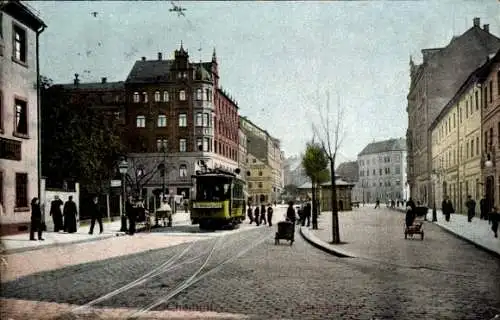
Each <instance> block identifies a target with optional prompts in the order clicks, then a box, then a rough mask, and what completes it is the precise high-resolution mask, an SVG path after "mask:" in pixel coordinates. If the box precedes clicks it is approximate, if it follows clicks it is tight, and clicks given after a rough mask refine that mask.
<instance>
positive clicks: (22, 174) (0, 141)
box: [0, 1, 46, 234]
mask: <svg viewBox="0 0 500 320" xmlns="http://www.w3.org/2000/svg"><path fill="white" fill-rule="evenodd" d="M45 27H46V25H45V24H44V22H43V21H42V20H41V19H40V18H38V17H37V16H36V15H35V14H34V13H33V11H32V10H30V9H29V8H28V7H27V6H25V5H23V4H22V3H21V2H19V1H5V2H3V3H2V4H1V5H0V214H1V215H0V217H1V220H0V224H1V227H2V228H1V229H2V234H3V233H11V232H12V231H16V229H17V228H19V227H21V226H27V225H29V223H30V217H31V208H30V202H31V199H32V198H34V197H39V170H40V168H39V159H40V158H39V157H40V150H39V129H40V128H39V125H40V123H39V119H38V106H39V101H38V96H39V94H38V93H39V92H38V82H37V78H38V74H39V71H38V69H39V67H38V61H39V58H38V57H39V42H38V39H39V35H40V34H41V33H42V31H43V30H44V28H45Z"/></svg>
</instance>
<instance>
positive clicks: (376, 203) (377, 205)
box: [374, 199, 380, 209]
mask: <svg viewBox="0 0 500 320" xmlns="http://www.w3.org/2000/svg"><path fill="white" fill-rule="evenodd" d="M377 208H380V200H379V199H377V201H375V208H374V209H377Z"/></svg>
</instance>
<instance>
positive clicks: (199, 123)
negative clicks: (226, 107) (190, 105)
mask: <svg viewBox="0 0 500 320" xmlns="http://www.w3.org/2000/svg"><path fill="white" fill-rule="evenodd" d="M202 125H203V114H202V113H201V112H198V113H196V126H197V127H201V126H202Z"/></svg>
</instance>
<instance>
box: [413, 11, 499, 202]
mask: <svg viewBox="0 0 500 320" xmlns="http://www.w3.org/2000/svg"><path fill="white" fill-rule="evenodd" d="M499 48H500V39H499V38H497V37H496V36H494V35H492V34H490V32H489V26H488V25H484V26H483V28H481V27H480V19H479V18H474V20H473V26H472V28H470V29H469V30H467V31H466V32H465V33H463V34H462V35H460V36H458V37H453V39H452V40H451V42H450V43H449V44H448V45H447V46H446V47H443V48H433V49H423V50H422V55H423V62H422V63H421V64H420V65H415V64H414V62H413V60H412V59H411V58H410V78H411V83H410V89H409V93H408V97H407V99H408V106H407V112H408V130H407V134H406V141H407V144H408V146H407V147H408V159H407V163H408V183H409V185H410V188H411V194H412V197H413V198H414V199H416V200H420V201H421V202H422V203H424V204H429V202H430V199H429V194H430V189H431V187H432V183H431V172H432V164H431V162H432V161H431V158H430V156H431V146H430V144H431V138H430V136H429V134H428V132H429V130H428V129H429V127H430V124H431V123H432V122H433V121H434V120H435V118H436V116H437V115H438V114H439V113H440V112H441V110H442V109H443V107H444V106H445V105H446V103H448V101H450V100H451V98H452V97H453V95H454V94H455V93H456V92H457V91H458V89H459V88H460V86H461V85H462V84H463V83H464V81H465V79H467V77H468V76H469V75H470V74H471V72H472V71H474V70H475V69H476V68H477V66H478V65H480V64H481V63H482V62H483V60H484V57H485V56H487V55H488V54H491V53H495V52H496V51H497V50H498V49H499Z"/></svg>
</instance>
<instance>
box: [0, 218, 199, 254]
mask: <svg viewBox="0 0 500 320" xmlns="http://www.w3.org/2000/svg"><path fill="white" fill-rule="evenodd" d="M118 219H119V218H118ZM172 223H173V224H174V225H183V224H190V223H191V221H190V219H189V213H186V212H182V211H181V212H177V213H176V214H174V216H173V219H172ZM153 224H154V221H153ZM127 225H128V221H127ZM103 227H104V231H103V233H102V234H99V225H98V224H97V223H96V226H95V227H94V234H93V235H90V234H89V231H90V224H88V225H82V226H80V227H79V228H78V231H77V232H75V233H63V232H51V231H48V232H44V233H43V236H42V237H43V239H45V241H38V240H37V241H31V240H29V232H27V233H21V234H16V235H8V236H4V237H0V242H1V248H2V249H1V251H2V253H3V254H11V253H19V252H24V251H30V250H37V249H43V248H49V247H54V246H63V245H68V244H76V243H83V242H90V241H96V240H103V239H108V238H112V237H116V236H123V235H125V233H124V232H120V228H121V220H117V221H113V222H108V223H103ZM138 227H139V228H138V229H137V231H139V232H140V231H141V225H138ZM35 237H36V235H35Z"/></svg>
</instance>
